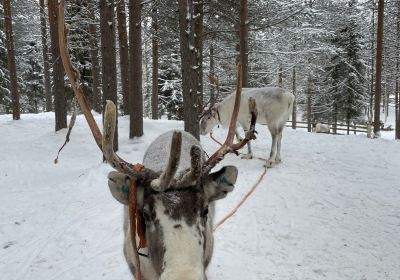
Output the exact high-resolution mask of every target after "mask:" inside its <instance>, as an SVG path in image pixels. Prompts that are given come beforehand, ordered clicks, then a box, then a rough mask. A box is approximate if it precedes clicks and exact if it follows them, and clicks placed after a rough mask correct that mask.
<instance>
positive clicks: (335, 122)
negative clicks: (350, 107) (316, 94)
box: [333, 104, 338, 134]
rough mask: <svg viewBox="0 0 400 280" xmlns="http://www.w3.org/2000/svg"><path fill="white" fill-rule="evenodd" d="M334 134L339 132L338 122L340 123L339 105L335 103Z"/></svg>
mask: <svg viewBox="0 0 400 280" xmlns="http://www.w3.org/2000/svg"><path fill="white" fill-rule="evenodd" d="M333 106H334V108H333V134H337V123H338V106H337V104H335V105H333Z"/></svg>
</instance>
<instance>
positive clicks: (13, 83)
mask: <svg viewBox="0 0 400 280" xmlns="http://www.w3.org/2000/svg"><path fill="white" fill-rule="evenodd" d="M3 9H4V29H5V33H6V47H7V61H8V72H9V76H10V90H11V99H12V110H13V119H14V120H19V119H20V107H19V94H18V87H17V69H16V66H15V51H14V34H13V31H12V18H11V3H10V0H4V6H3Z"/></svg>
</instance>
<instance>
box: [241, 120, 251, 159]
mask: <svg viewBox="0 0 400 280" xmlns="http://www.w3.org/2000/svg"><path fill="white" fill-rule="evenodd" d="M241 126H242V127H243V130H244V134H245V135H246V134H247V131H249V129H250V127H248V126H247V125H242V124H241ZM242 158H244V159H252V158H253V152H252V151H251V144H250V141H249V142H247V155H244V156H242Z"/></svg>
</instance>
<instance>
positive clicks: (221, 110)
mask: <svg viewBox="0 0 400 280" xmlns="http://www.w3.org/2000/svg"><path fill="white" fill-rule="evenodd" d="M250 97H252V98H254V99H255V101H256V104H257V112H258V115H257V123H259V124H263V125H265V124H266V125H267V126H268V129H269V131H270V133H271V136H272V144H271V152H270V156H269V159H268V160H267V163H266V165H267V167H272V166H274V165H275V164H276V163H279V162H281V142H282V130H283V128H284V127H285V125H286V122H287V120H288V117H289V115H290V113H291V112H292V106H293V101H294V95H293V94H292V93H290V92H288V91H286V90H284V89H282V88H278V87H264V88H243V94H242V99H241V103H240V109H239V115H238V124H239V125H240V126H241V127H242V128H243V130H244V131H245V132H246V131H248V130H249V125H250V113H249V109H248V106H247V104H248V100H249V98H250ZM234 100H235V94H230V95H229V96H227V97H226V98H225V99H224V100H222V101H221V102H220V103H218V104H215V105H214V106H213V107H212V108H211V109H210V110H208V111H206V112H205V113H204V115H203V116H202V118H201V119H200V133H201V134H202V135H206V134H207V133H209V132H210V131H211V130H212V129H213V128H214V127H215V126H216V125H218V124H220V125H221V126H222V127H227V126H228V125H229V121H230V116H231V115H232V111H233V106H234ZM236 136H237V137H238V139H240V136H239V134H238V133H237V132H236ZM247 147H248V154H247V155H246V158H252V151H251V146H250V142H249V143H248V144H247Z"/></svg>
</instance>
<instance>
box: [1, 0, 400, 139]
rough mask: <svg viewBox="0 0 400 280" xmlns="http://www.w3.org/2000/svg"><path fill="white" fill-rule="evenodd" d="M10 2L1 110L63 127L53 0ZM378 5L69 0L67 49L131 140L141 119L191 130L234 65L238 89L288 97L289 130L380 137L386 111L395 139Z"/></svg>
mask: <svg viewBox="0 0 400 280" xmlns="http://www.w3.org/2000/svg"><path fill="white" fill-rule="evenodd" d="M10 2H11V1H4V3H3V4H2V7H1V9H0V17H1V22H0V30H1V33H0V42H1V45H0V113H2V114H10V113H12V114H13V118H14V119H18V118H19V114H20V113H22V114H24V113H39V112H49V111H54V112H55V116H56V119H55V121H56V125H55V129H56V130H59V129H62V128H66V127H67V119H66V117H67V114H68V113H69V112H71V110H72V105H71V102H72V98H73V91H72V89H71V86H70V85H69V83H68V82H67V79H66V76H65V74H64V70H63V67H62V64H61V61H60V59H59V50H58V36H57V13H58V7H57V1H44V0H41V1H39V2H37V1H34V0H18V1H12V3H10ZM377 2H378V1H374V0H371V1H367V0H365V1H361V0H360V1H357V0H348V1H345V0H343V1H334V0H321V1H314V0H307V1H306V0H304V1H301V0H285V1H273V0H268V1H244V0H241V1H229V0H227V1H216V0H215V1H198V2H192V1H178V2H176V1H162V0H160V1H139V0H137V1H135V0H131V1H125V0H113V1H110V0H108V1H105V0H104V1H93V0H90V1H89V0H88V1H67V3H66V17H67V18H66V21H67V24H68V30H69V34H68V37H69V38H68V39H69V50H70V54H71V57H72V61H73V64H74V65H75V67H76V68H77V69H78V70H79V74H80V82H81V84H82V86H83V88H84V92H85V94H86V96H87V98H88V100H89V102H90V108H92V109H93V110H95V111H97V112H101V111H102V110H103V105H104V103H105V100H107V99H110V100H113V101H114V102H117V103H118V111H119V114H120V115H129V114H130V118H131V125H130V134H129V135H130V137H135V136H141V135H142V133H143V118H152V119H159V118H167V119H169V120H184V121H185V130H187V131H189V132H191V133H192V134H194V135H195V136H196V137H198V133H199V132H198V124H197V119H198V116H199V115H200V114H201V113H202V111H203V109H204V108H205V106H206V105H207V104H208V103H209V101H210V100H213V99H215V98H217V99H219V100H220V99H222V98H223V97H224V96H226V95H227V94H229V93H230V92H231V91H233V90H234V89H235V80H236V64H237V63H238V62H241V63H242V64H243V87H265V86H279V87H283V88H285V89H287V90H289V91H291V92H292V93H293V94H294V95H295V96H296V104H295V106H294V110H293V115H292V118H291V119H294V120H295V121H294V124H293V128H294V127H296V120H299V121H305V122H307V123H308V129H309V130H310V126H311V124H312V123H314V124H315V123H317V122H325V123H329V124H330V125H331V126H332V127H333V131H334V133H336V130H335V128H336V126H337V124H338V123H342V124H344V125H347V126H348V127H349V126H350V125H352V126H353V125H356V124H360V125H366V126H373V125H374V123H377V124H376V126H375V127H374V131H375V134H376V135H378V133H377V132H378V130H379V129H380V128H381V127H382V128H383V127H384V124H383V125H382V123H385V121H386V119H387V116H388V115H389V114H395V116H394V118H396V125H395V127H396V128H397V130H396V134H395V135H396V138H397V139H398V138H399V137H400V132H398V131H399V130H400V127H399V71H400V70H399V63H400V58H399V57H400V54H399V53H400V48H399V42H400V3H399V1H395V0H391V1H379V5H382V7H381V8H380V10H381V11H378V3H377ZM380 13H381V14H380ZM379 20H381V22H382V23H381V25H382V27H380V26H379ZM379 28H381V29H382V30H381V32H380V33H381V34H378V33H379ZM185 32H186V35H185ZM11 34H12V35H11ZM378 35H380V36H378ZM378 37H380V38H378ZM184 69H187V71H184ZM210 77H213V79H210ZM213 81H214V82H213ZM215 81H218V92H219V93H218V94H217V93H216V92H217V88H216V86H215ZM390 108H393V110H390ZM131 112H132V113H131ZM376 112H381V113H383V115H382V116H383V117H382V120H381V117H380V114H376ZM377 115H378V116H377ZM374 116H377V118H374ZM378 123H380V124H378ZM395 127H391V128H392V129H394V128H395ZM338 132H339V131H338ZM348 132H349V131H347V133H348ZM368 135H369V136H371V128H370V127H369V131H368Z"/></svg>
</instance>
